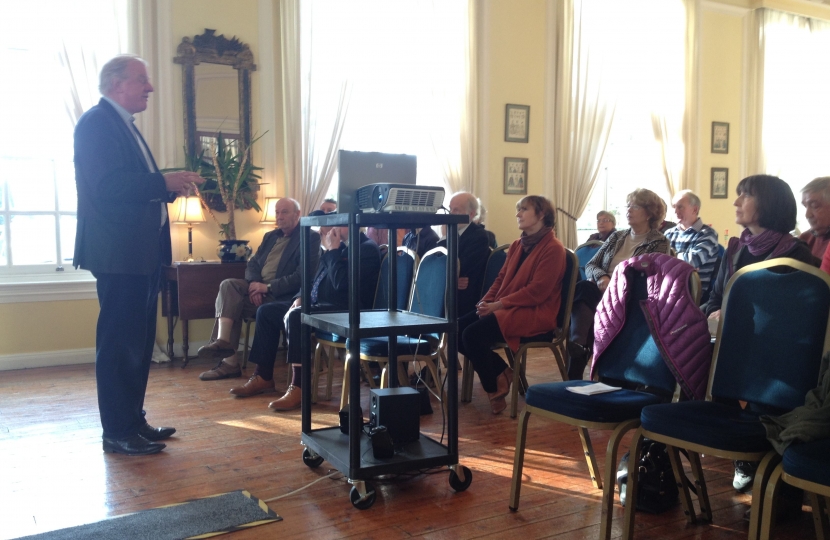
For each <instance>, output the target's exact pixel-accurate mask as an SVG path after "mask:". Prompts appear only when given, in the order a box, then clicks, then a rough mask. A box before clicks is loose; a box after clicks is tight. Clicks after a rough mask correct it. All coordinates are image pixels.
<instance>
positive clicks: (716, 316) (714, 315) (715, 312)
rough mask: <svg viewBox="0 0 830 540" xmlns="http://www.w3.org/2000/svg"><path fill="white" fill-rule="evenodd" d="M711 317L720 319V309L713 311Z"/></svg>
mask: <svg viewBox="0 0 830 540" xmlns="http://www.w3.org/2000/svg"><path fill="white" fill-rule="evenodd" d="M709 318H710V319H720V310H717V311H713V312H712V313H711V314H710V315H709Z"/></svg>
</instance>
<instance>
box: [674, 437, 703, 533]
mask: <svg viewBox="0 0 830 540" xmlns="http://www.w3.org/2000/svg"><path fill="white" fill-rule="evenodd" d="M666 452H667V453H668V454H669V461H671V468H672V473H673V474H674V482H675V484H677V489H678V491H679V492H680V503H681V504H682V505H683V513H684V514H686V521H687V522H688V523H695V522H696V521H697V513H696V512H695V505H694V503H693V502H692V495H691V493H690V489H689V478H688V477H687V476H686V473H685V472H684V471H683V463H682V462H681V461H680V450H678V449H677V447H676V446H669V445H666ZM693 455H694V456H697V454H694V453H692V452H690V453H689V463H690V464H692V475H693V476H694V477H695V484H696V485H698V488H697V489H699V485H700V484H699V482H698V481H697V475H696V474H695V472H696V471H695V466H694V463H693V458H692V456H693ZM697 494H698V503H699V504H700V509H701V511H704V512H705V510H704V506H708V505H707V504H705V503H704V502H703V498H702V497H701V495H702V493H701V492H700V491H698V492H697Z"/></svg>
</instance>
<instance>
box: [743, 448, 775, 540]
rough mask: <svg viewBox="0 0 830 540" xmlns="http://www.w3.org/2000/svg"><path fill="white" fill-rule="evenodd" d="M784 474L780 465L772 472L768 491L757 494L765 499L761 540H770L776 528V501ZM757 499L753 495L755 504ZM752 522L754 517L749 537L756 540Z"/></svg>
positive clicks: (762, 511) (762, 508) (762, 507)
mask: <svg viewBox="0 0 830 540" xmlns="http://www.w3.org/2000/svg"><path fill="white" fill-rule="evenodd" d="M782 472H784V468H783V467H782V466H781V464H780V463H779V464H778V465H777V466H776V467H775V469H774V470H773V471H772V474H771V475H770V477H769V480H768V481H767V489H766V490H765V491H764V492H763V493H758V494H757V496H758V497H759V498H761V497H763V499H764V504H763V506H760V510H761V531H760V534H759V536H760V538H761V540H769V539H770V536H771V534H772V529H773V528H774V527H775V499H776V497H777V496H778V487H779V485H780V480H781V473H782ZM756 475H757V473H756ZM753 489H758V487H757V486H754V487H753ZM755 497H756V495H754V494H753V496H752V498H753V502H754V499H755ZM752 521H753V520H752V517H750V523H749V524H750V531H749V532H750V536H749V537H748V538H749V539H750V540H754V539H753V537H752V536H751V535H752V532H753V531H752V525H753V523H752Z"/></svg>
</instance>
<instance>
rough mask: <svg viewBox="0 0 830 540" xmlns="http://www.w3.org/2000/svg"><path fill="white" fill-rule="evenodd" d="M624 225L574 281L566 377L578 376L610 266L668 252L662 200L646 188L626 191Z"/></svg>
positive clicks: (589, 348)
mask: <svg viewBox="0 0 830 540" xmlns="http://www.w3.org/2000/svg"><path fill="white" fill-rule="evenodd" d="M627 200H628V204H627V205H626V213H625V215H626V218H627V220H628V227H629V228H628V229H624V230H620V231H617V232H615V233H612V234H611V236H609V237H608V240H606V241H605V243H603V244H602V246H600V248H599V251H597V253H596V255H594V257H593V258H592V259H591V260H590V262H588V264H587V265H585V275H586V276H587V279H586V280H585V281H580V282H579V283H577V284H576V293H575V296H574V305H573V311H572V313H571V335H570V339H569V340H568V354H569V356H570V360H569V362H568V378H569V379H571V380H573V379H581V378H582V375H583V372H584V371H585V364H586V363H587V362H588V356H589V355H590V351H591V347H592V346H593V338H594V313H596V310H597V304H599V301H600V299H601V298H602V294H603V293H604V292H605V289H606V287H608V282H610V281H611V274H612V273H613V272H614V268H616V267H617V265H618V264H620V263H621V262H623V261H626V260H628V259H630V258H631V257H634V256H636V255H642V254H644V253H654V252H658V253H668V252H669V241H668V240H667V239H666V237H665V236H663V233H661V232H660V226H661V225H662V224H663V219H664V218H665V217H666V203H665V202H663V199H661V198H660V196H659V195H657V194H656V193H654V192H653V191H650V190H648V189H635V190H634V191H632V192H631V193H629V194H628V197H627Z"/></svg>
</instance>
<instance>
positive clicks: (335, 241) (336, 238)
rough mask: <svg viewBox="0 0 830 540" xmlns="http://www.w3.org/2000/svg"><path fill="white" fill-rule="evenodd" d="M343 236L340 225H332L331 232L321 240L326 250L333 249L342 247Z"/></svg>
mask: <svg viewBox="0 0 830 540" xmlns="http://www.w3.org/2000/svg"><path fill="white" fill-rule="evenodd" d="M341 238H342V235H341V234H340V227H332V228H331V229H329V232H328V233H327V234H326V235H325V236H323V237H322V238H321V239H320V242H321V243H322V244H323V247H324V248H325V249H326V251H331V250H333V249H338V248H339V247H340V240H341Z"/></svg>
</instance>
